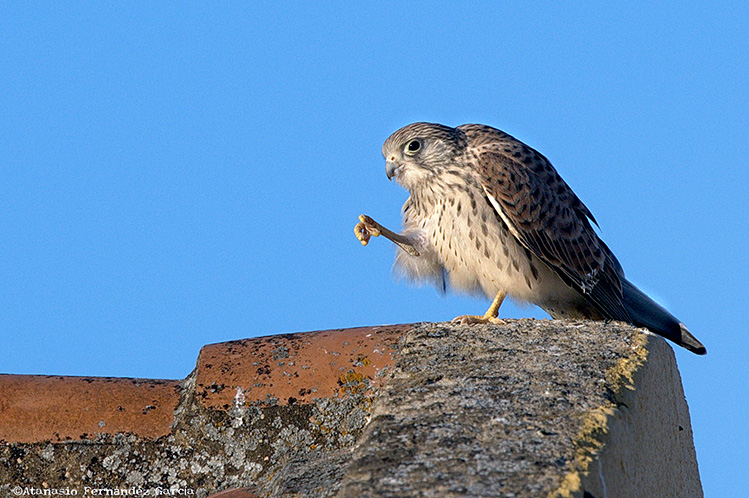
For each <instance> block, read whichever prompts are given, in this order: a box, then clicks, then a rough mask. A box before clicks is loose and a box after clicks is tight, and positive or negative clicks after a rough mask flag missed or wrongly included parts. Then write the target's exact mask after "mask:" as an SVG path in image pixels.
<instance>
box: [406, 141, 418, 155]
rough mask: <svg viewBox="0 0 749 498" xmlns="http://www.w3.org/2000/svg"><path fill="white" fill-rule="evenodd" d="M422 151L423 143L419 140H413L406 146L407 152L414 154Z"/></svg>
mask: <svg viewBox="0 0 749 498" xmlns="http://www.w3.org/2000/svg"><path fill="white" fill-rule="evenodd" d="M419 149H421V142H420V141H418V140H411V141H410V142H408V145H407V146H406V151H407V152H409V153H411V154H413V153H415V152H418V151H419Z"/></svg>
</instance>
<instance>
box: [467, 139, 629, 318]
mask: <svg viewBox="0 0 749 498" xmlns="http://www.w3.org/2000/svg"><path fill="white" fill-rule="evenodd" d="M505 137H508V138H510V137H509V136H508V135H505ZM513 140H514V139H513ZM515 142H516V143H513V144H512V149H511V150H512V151H513V152H514V153H513V154H512V155H510V154H509V153H508V151H509V150H510V149H507V148H505V147H504V145H502V144H498V146H497V147H487V146H486V144H482V146H481V147H480V152H477V153H476V155H475V157H476V158H477V161H476V167H477V170H478V173H479V177H480V181H481V184H482V187H483V189H484V192H485V193H486V195H487V197H488V198H489V200H490V202H491V204H492V205H493V206H494V209H496V210H497V213H498V214H499V215H500V217H501V218H502V219H503V220H504V221H505V223H506V224H507V225H508V227H509V228H510V231H511V232H512V234H513V235H514V236H515V237H516V238H517V239H518V240H519V241H520V242H521V244H523V246H525V247H526V248H527V249H529V250H530V251H532V252H533V253H534V254H535V255H536V256H537V257H539V258H540V259H541V260H542V261H544V262H545V263H546V264H547V265H549V267H551V268H552V269H553V270H554V271H555V272H556V273H557V274H558V275H559V276H560V277H561V278H562V279H563V280H564V281H565V282H566V283H567V284H568V285H571V286H572V287H574V288H575V289H576V290H578V291H579V292H580V293H581V294H582V295H583V296H585V297H586V299H588V301H590V302H591V304H593V305H594V306H595V307H596V308H597V309H599V310H600V311H601V312H602V314H603V315H604V316H605V317H607V318H611V319H615V320H622V321H631V319H630V317H629V314H628V313H627V311H626V309H625V307H624V304H623V300H622V284H621V280H620V276H621V277H623V274H622V271H621V266H620V265H619V262H618V261H616V258H615V257H614V255H613V254H612V253H611V251H610V250H609V248H608V247H607V246H606V244H604V243H603V241H601V240H600V239H599V238H598V235H597V234H596V232H595V230H594V229H593V227H592V225H591V221H592V222H593V223H595V219H594V218H593V216H592V215H591V213H590V211H589V210H588V208H587V207H585V205H584V204H583V203H582V202H581V201H580V199H578V197H577V196H576V195H575V193H574V192H573V191H572V189H571V188H570V187H569V186H568V185H567V184H566V183H565V181H564V180H563V179H562V178H561V177H560V176H559V174H558V173H557V172H556V170H555V169H554V168H553V166H552V165H551V164H550V163H549V162H548V160H547V159H546V158H545V157H543V156H542V155H541V154H539V153H538V152H536V151H535V150H533V149H531V148H530V147H527V146H526V145H524V144H522V143H521V142H518V141H515Z"/></svg>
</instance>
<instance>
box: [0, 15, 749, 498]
mask: <svg viewBox="0 0 749 498" xmlns="http://www.w3.org/2000/svg"><path fill="white" fill-rule="evenodd" d="M457 4H458V2H449V3H446V4H440V3H439V2H437V3H432V2H429V3H408V2H379V3H369V4H365V5H358V4H357V3H355V2H340V3H336V2H315V3H314V6H311V5H307V4H302V3H299V4H296V3H283V2H281V3H276V4H274V3H267V2H263V3H257V2H256V3H254V5H257V6H246V5H241V4H235V3H221V4H217V3H212V4H210V5H201V4H194V3H176V2H175V3H165V2H156V3H154V2H148V3H143V4H138V3H132V4H116V3H114V4H113V3H101V2H89V3H64V2H47V3H38V4H32V3H31V2H15V3H11V4H7V3H6V4H4V5H3V6H2V7H0V33H1V35H0V67H2V68H3V70H2V71H0V92H1V93H0V95H2V98H0V170H1V171H2V173H0V179H1V181H0V233H2V238H1V240H0V309H2V315H0V330H2V334H0V351H2V353H0V372H6V373H25V374H64V375H106V376H129V377H149V378H183V377H185V376H186V375H187V374H188V373H189V372H190V371H191V369H192V368H193V366H194V363H195V360H196V358H197V354H198V351H199V349H200V347H201V346H202V345H204V344H207V343H212V342H219V341H226V340H232V339H238V338H245V337H253V336H258V335H268V334H276V333H285V332H295V331H307V330H318V329H327V328H343V327H352V326H359V325H377V324H384V323H406V322H413V321H438V320H447V319H450V318H452V317H454V316H456V315H460V314H465V313H482V312H483V311H484V310H485V307H486V306H487V304H488V301H486V300H479V299H474V298H466V297H459V296H452V295H448V296H440V295H439V294H438V293H437V292H435V290H433V289H431V288H414V287H409V286H407V285H405V284H403V283H398V282H396V281H394V280H393V279H392V278H391V276H390V265H391V262H392V255H393V249H392V248H391V247H390V246H389V245H388V244H387V243H385V242H386V241H383V240H377V239H375V240H373V242H372V243H371V244H370V245H369V246H367V247H366V248H362V247H361V245H360V244H359V242H358V241H357V240H356V239H355V238H354V235H353V226H354V224H355V223H356V221H357V216H358V215H359V214H360V213H366V214H369V215H371V216H372V217H374V218H375V219H377V220H378V221H380V222H381V223H383V224H385V225H387V226H389V227H391V228H393V229H397V228H398V227H399V223H400V206H401V204H402V203H403V201H404V200H405V199H406V196H407V195H406V193H405V191H403V190H402V189H401V188H400V187H399V186H398V185H396V184H395V183H390V182H388V181H387V179H386V177H385V169H384V167H385V165H384V160H383V159H382V157H381V155H380V147H381V145H382V142H383V141H384V140H385V138H387V136H388V135H389V134H390V133H392V132H393V131H395V130H396V129H398V128H400V127H401V126H403V125H405V124H408V123H410V122H413V121H434V122H440V123H444V124H448V125H452V126H455V125H459V124H462V123H468V122H477V123H485V124H490V125H492V126H495V127H497V128H500V129H503V130H505V131H507V132H508V133H510V134H512V135H514V136H516V137H517V138H518V139H520V140H522V141H524V142H526V143H527V144H529V145H531V146H532V147H534V148H536V149H538V150H539V151H541V152H542V153H543V154H544V155H546V156H547V157H548V158H549V159H550V160H551V161H552V163H553V164H554V165H555V167H556V168H557V170H558V171H559V172H560V173H561V174H562V176H563V177H564V178H565V179H566V180H567V182H568V183H569V184H570V185H571V186H572V188H573V189H574V190H575V191H576V192H577V194H578V196H579V197H580V198H581V199H582V200H583V202H585V203H586V204H587V206H588V207H589V208H590V209H591V211H592V212H593V214H594V215H595V217H596V218H597V220H598V222H599V224H600V226H601V233H602V236H603V238H604V240H605V241H606V242H607V243H608V245H609V246H610V247H611V248H612V249H613V251H614V252H615V253H616V255H617V256H618V258H619V259H620V261H621V263H622V264H623V266H624V268H625V270H626V271H627V275H628V277H629V278H630V279H631V280H632V281H634V282H635V283H637V284H638V285H639V286H641V287H642V288H643V289H644V290H647V291H648V292H649V293H650V294H651V295H652V296H653V297H654V298H656V299H658V300H659V301H660V302H662V303H663V304H665V305H666V306H667V307H668V308H669V309H670V310H671V311H672V312H673V313H674V314H675V315H677V316H678V317H680V318H681V319H682V320H683V321H684V322H685V323H686V324H687V325H688V326H689V328H690V330H691V331H692V332H694V333H695V335H696V336H697V337H698V338H699V339H701V340H702V341H703V342H704V343H705V344H706V346H707V348H708V351H709V353H708V355H707V356H706V357H696V356H694V355H691V354H690V353H688V352H686V351H683V350H681V349H679V350H677V351H676V355H677V359H678V362H679V366H680V369H681V373H682V379H683V384H684V389H685V393H686V396H687V400H688V401H689V405H690V409H691V414H692V423H693V428H694V431H695V443H696V447H697V454H698V460H699V464H700V469H701V475H702V481H703V486H704V488H705V492H706V496H736V495H738V494H741V493H742V492H744V491H745V490H746V489H748V488H749V453H748V452H747V448H748V447H749V444H748V443H749V427H747V424H746V423H745V421H746V412H747V409H749V406H747V401H746V396H745V394H746V392H747V386H748V381H749V366H748V365H749V362H747V360H746V351H747V350H749V335H747V334H746V332H745V329H746V325H745V324H746V311H747V304H746V302H747V301H746V299H747V298H746V294H745V292H746V284H747V280H749V271H747V250H748V249H749V247H747V246H748V245H749V244H747V241H748V239H747V231H748V230H747V229H748V228H749V223H747V221H748V220H747V218H748V217H747V201H749V198H748V197H749V196H748V195H747V189H748V188H749V168H748V167H747V157H749V140H748V138H749V136H748V134H749V132H748V130H749V39H748V35H747V33H749V10H748V9H747V7H746V6H745V5H743V4H739V3H736V4H735V5H730V4H729V3H722V2H717V3H716V2H703V3H689V2H678V3H677V2H648V3H636V2H630V3H627V4H626V5H620V6H616V7H613V6H605V7H604V6H601V5H600V4H599V3H597V2H590V3H584V2H578V3H574V2H573V3H569V2H567V3H565V6H560V5H558V3H556V2H548V3H545V2H541V3H535V4H530V3H529V2H517V3H515V2H510V3H501V4H500V3H489V2H487V3H486V4H480V3H474V2H461V3H459V5H457ZM501 315H502V316H505V317H524V316H534V317H543V316H544V314H543V312H541V311H539V310H537V309H535V308H522V307H517V306H514V305H512V304H511V303H506V304H505V305H504V306H503V308H502V311H501ZM739 490H741V491H739Z"/></svg>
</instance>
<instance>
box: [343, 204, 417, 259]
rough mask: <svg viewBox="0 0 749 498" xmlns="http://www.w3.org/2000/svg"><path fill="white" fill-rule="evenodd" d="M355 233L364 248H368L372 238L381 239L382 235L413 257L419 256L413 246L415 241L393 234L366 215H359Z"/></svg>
mask: <svg viewBox="0 0 749 498" xmlns="http://www.w3.org/2000/svg"><path fill="white" fill-rule="evenodd" d="M354 233H355V234H356V238H357V239H359V242H361V245H363V246H366V245H367V244H368V243H369V238H370V237H379V236H380V235H382V236H383V237H385V238H386V239H389V240H391V241H392V242H393V243H394V244H395V245H397V246H398V247H400V248H401V249H403V250H404V251H406V252H407V253H408V254H410V255H411V256H418V255H419V251H418V249H416V248H415V247H414V246H413V241H412V240H411V239H409V238H408V237H405V236H403V235H400V234H398V233H395V232H391V231H390V230H388V229H387V228H385V227H384V226H382V225H380V224H379V223H377V222H376V221H375V220H373V219H372V218H370V217H369V216H367V215H366V214H360V215H359V223H357V224H356V226H355V227H354Z"/></svg>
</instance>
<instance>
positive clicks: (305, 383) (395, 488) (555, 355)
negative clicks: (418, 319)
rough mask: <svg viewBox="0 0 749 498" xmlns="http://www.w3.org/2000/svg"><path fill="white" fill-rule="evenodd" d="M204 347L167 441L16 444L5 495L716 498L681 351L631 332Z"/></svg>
mask: <svg viewBox="0 0 749 498" xmlns="http://www.w3.org/2000/svg"><path fill="white" fill-rule="evenodd" d="M331 334H332V335H331ZM335 334H340V336H335ZM346 334H349V336H348V338H347V337H346ZM398 338H400V342H399V343H398V342H397V341H398ZM205 351H207V352H208V353H211V354H201V359H200V360H199V362H198V367H197V368H196V370H195V371H194V372H193V373H192V374H191V375H190V376H189V377H188V378H187V379H185V380H184V381H183V382H182V384H181V388H180V390H181V395H180V397H179V402H178V404H177V407H176V409H175V411H174V422H173V424H172V429H171V432H170V433H169V434H167V435H161V436H158V437H153V436H152V437H147V436H142V435H139V434H137V431H135V430H133V431H129V433H128V431H125V432H123V433H119V434H110V433H101V434H97V435H83V437H80V438H79V439H78V440H76V441H58V440H57V439H56V438H50V440H44V441H40V440H37V441H36V442H28V441H26V442H12V443H11V442H8V443H6V444H3V445H0V496H5V495H6V494H7V495H10V491H11V490H12V489H13V488H14V487H16V486H21V487H22V488H23V487H36V488H45V489H46V488H51V489H65V488H67V489H74V488H75V489H79V490H80V491H79V495H81V494H82V493H83V490H84V487H89V488H105V489H107V488H108V489H113V488H116V487H119V488H128V489H132V488H134V489H140V490H146V489H151V490H154V489H159V490H162V491H163V490H168V489H177V490H179V489H181V490H190V491H191V492H192V493H194V494H189V495H190V496H198V497H201V498H203V497H206V496H208V495H210V494H212V493H217V492H220V491H222V490H229V489H231V488H241V490H240V489H237V490H236V491H235V492H234V493H233V494H224V495H221V496H222V497H223V496H229V497H232V498H234V497H236V498H240V497H241V498H247V497H251V496H273V497H281V496H284V497H286V496H291V497H302V496H303V497H329V496H341V497H349V496H356V498H360V497H366V496H398V497H408V496H487V497H488V496H506V497H510V496H516V497H521V496H522V497H526V496H528V497H534V496H539V497H547V496H579V497H583V496H585V497H591V496H592V497H595V498H601V497H608V498H611V497H616V496H665V497H669V496H678V497H682V498H684V497H699V496H702V493H701V489H700V483H699V475H698V472H697V464H696V459H695V454H694V449H693V446H692V433H691V426H690V422H689V414H688V410H687V406H686V402H685V400H684V397H683V392H682V389H681V383H680V380H679V375H678V370H677V369H676V363H675V360H674V356H673V352H672V351H671V348H670V347H669V346H668V345H667V344H666V343H665V342H664V341H663V340H662V339H660V338H658V337H654V336H650V335H645V334H643V333H641V332H640V331H638V330H636V329H633V328H631V327H629V326H625V325H622V324H615V323H614V324H611V323H609V324H606V323H602V322H558V321H536V320H518V321H515V320H508V321H507V323H506V324H505V325H502V326H480V325H473V326H457V325H452V324H421V325H416V326H401V327H374V328H371V329H369V330H366V329H350V330H348V331H347V330H342V331H337V332H333V333H319V332H318V333H307V334H293V335H284V336H272V337H266V338H258V339H252V340H248V341H239V342H233V343H226V344H225V345H214V346H210V347H206V349H205V350H204V352H205ZM220 351H224V352H223V353H217V352H220ZM383 352H384V353H383ZM393 353H395V355H394V354H393ZM373 354H376V355H377V356H376V357H375V358H372V355H373ZM373 364H376V367H377V368H374V369H373V368H371V367H373ZM304 367H306V368H304ZM329 367H334V368H332V369H330V368H329ZM313 368H315V369H317V371H319V372H321V375H322V377H324V378H325V379H326V380H325V381H324V382H317V380H318V379H317V378H316V377H314V376H312V377H309V376H306V375H304V372H307V371H308V370H312V369H313ZM302 371H303V373H302V374H300V375H298V376H295V375H294V372H302ZM211 374H212V375H213V377H211ZM0 389H2V384H1V383H0ZM274 389H278V391H274ZM302 389H303V390H304V391H303V393H304V394H303V395H300V396H299V397H297V396H293V394H294V393H297V394H298V393H299V392H300V390H302ZM312 389H314V391H313V390H312ZM275 392H278V393H283V394H282V395H275V394H274V393H275ZM289 393H291V394H289ZM315 394H317V396H320V397H316V395H315ZM290 398H295V399H290ZM113 408H116V407H113ZM2 409H3V407H2V406H0V412H2ZM1 415H2V413H0V426H1V425H2V416H1ZM97 416H98V415H97Z"/></svg>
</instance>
